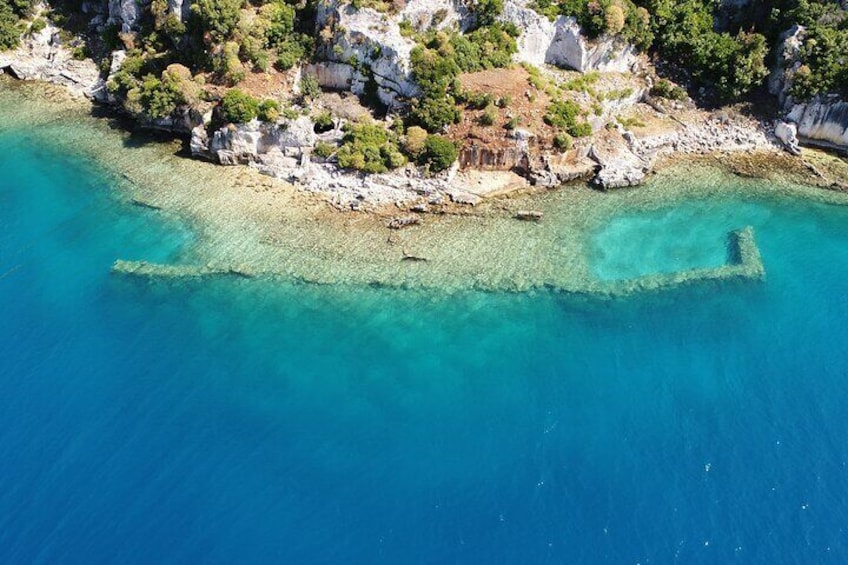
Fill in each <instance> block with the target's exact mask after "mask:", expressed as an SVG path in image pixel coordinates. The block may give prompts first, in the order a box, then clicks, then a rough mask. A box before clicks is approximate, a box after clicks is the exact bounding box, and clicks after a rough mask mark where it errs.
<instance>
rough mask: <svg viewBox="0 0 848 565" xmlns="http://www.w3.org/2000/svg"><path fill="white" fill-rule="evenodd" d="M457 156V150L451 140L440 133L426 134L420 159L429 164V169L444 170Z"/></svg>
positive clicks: (436, 171) (434, 170)
mask: <svg viewBox="0 0 848 565" xmlns="http://www.w3.org/2000/svg"><path fill="white" fill-rule="evenodd" d="M457 156H458V151H457V150H456V145H455V144H454V142H453V141H451V140H450V139H448V138H446V137H443V136H441V135H430V136H427V141H426V142H425V144H424V154H423V156H422V161H423V162H424V163H426V164H427V165H429V166H430V170H431V171H433V172H434V173H438V172H440V171H444V170H445V169H447V168H448V167H450V166H451V165H452V164H453V162H454V161H456V158H457Z"/></svg>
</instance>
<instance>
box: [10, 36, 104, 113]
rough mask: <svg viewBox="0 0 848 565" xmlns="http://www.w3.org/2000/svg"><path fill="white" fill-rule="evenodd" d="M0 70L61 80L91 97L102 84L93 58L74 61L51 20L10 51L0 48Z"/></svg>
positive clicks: (22, 76)
mask: <svg viewBox="0 0 848 565" xmlns="http://www.w3.org/2000/svg"><path fill="white" fill-rule="evenodd" d="M0 71H2V72H6V73H9V74H10V75H12V76H14V77H15V78H17V79H21V80H43V81H47V82H52V83H55V84H61V85H63V86H66V87H68V89H69V90H70V91H71V92H72V93H74V94H76V95H80V96H87V97H89V98H90V97H93V96H94V95H95V92H96V91H97V90H99V89H100V88H102V87H103V85H102V83H101V82H100V81H99V74H100V73H99V71H98V69H97V65H95V64H94V61H91V60H89V59H86V60H84V61H77V60H75V59H74V58H73V57H72V56H71V52H70V51H69V50H68V49H67V48H65V47H64V46H63V45H62V43H61V39H60V35H59V30H58V29H57V28H56V27H55V26H54V25H53V24H51V23H49V21H48V23H47V27H45V28H44V29H43V30H41V31H40V32H39V33H37V34H35V35H32V36H27V37H25V38H24V39H23V41H22V43H21V45H20V46H19V47H18V48H17V49H15V50H14V51H2V52H0Z"/></svg>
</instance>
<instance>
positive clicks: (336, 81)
mask: <svg viewBox="0 0 848 565" xmlns="http://www.w3.org/2000/svg"><path fill="white" fill-rule="evenodd" d="M114 4H115V5H114V6H113V3H110V4H109V14H108V21H115V22H119V23H120V24H121V26H122V28H124V29H126V30H131V29H133V26H134V25H135V23H134V22H135V20H134V19H133V14H132V13H130V12H132V10H129V8H127V6H125V5H124V4H125V3H114ZM321 6H322V10H321V11H319V13H318V15H317V20H318V25H321V23H322V22H323V21H325V20H326V21H334V22H336V23H337V24H338V22H341V24H343V25H336V27H335V28H334V29H337V30H340V31H337V37H335V38H334V40H333V44H334V45H335V46H336V47H337V48H335V49H333V50H332V53H328V54H327V58H328V60H327V61H326V62H323V63H319V64H313V65H310V66H308V68H306V67H304V68H298V69H296V70H295V76H294V79H293V82H294V84H295V85H297V84H298V83H299V81H300V79H301V76H302V75H303V73H304V72H308V73H313V75H314V76H317V78H318V81H319V83H320V84H321V85H322V86H324V87H325V88H328V89H334V90H343V91H349V92H351V93H352V94H354V95H356V94H361V93H362V90H363V88H364V83H365V78H366V76H365V74H363V72H364V71H362V69H368V74H369V76H370V77H372V78H373V79H374V80H376V84H377V91H376V92H377V95H378V97H379V98H380V100H381V101H382V102H383V103H384V104H386V105H387V106H388V107H389V108H390V109H391V108H392V107H394V106H398V105H400V104H401V102H400V100H401V98H403V97H409V96H414V95H415V94H416V88H417V86H416V85H415V83H414V81H413V80H412V78H411V75H410V70H409V56H410V55H409V51H410V49H409V42H408V41H406V40H405V38H403V37H401V36H400V35H398V34H397V33H396V28H397V24H398V22H400V21H401V18H411V19H412V20H413V21H419V20H421V21H423V20H424V19H427V18H426V17H425V16H428V15H429V17H432V14H433V13H434V12H433V9H432V6H428V5H425V4H423V3H421V2H418V1H412V2H409V3H407V4H406V5H405V8H404V10H403V11H402V13H401V14H399V15H396V16H394V17H393V18H392V19H390V21H389V22H388V24H386V21H385V17H384V16H382V15H380V14H377V13H376V12H374V11H373V10H369V9H367V8H366V9H361V10H352V9H351V8H350V6H347V5H342V4H340V3H338V2H335V1H331V2H327V3H325V4H321ZM113 8H114V11H115V13H114V14H113V13H112V12H113ZM443 8H444V9H443V10H442V12H444V15H443V17H442V20H441V21H440V22H437V23H435V24H434V23H433V22H432V21H429V20H428V22H424V23H426V24H427V25H428V26H432V25H435V26H436V27H439V26H446V25H459V26H460V27H463V26H467V25H468V21H469V20H468V18H469V15H468V14H466V13H464V12H462V10H457V9H456V6H455V5H454V4H451V3H446V4H445V6H444V7H443ZM39 9H44V7H43V6H42V7H41V8H39ZM174 9H176V8H174ZM500 17H501V19H502V20H504V21H507V22H510V23H514V24H517V25H520V26H521V29H522V30H523V33H522V35H521V36H520V38H519V41H518V52H517V53H516V55H515V61H516V62H528V63H533V64H539V65H555V66H556V67H570V68H573V69H577V70H578V71H581V72H599V71H602V72H604V73H621V74H622V75H624V76H626V77H632V79H626V80H630V82H629V83H628V84H630V85H631V86H629V87H628V91H630V92H631V94H629V95H627V96H625V97H622V98H616V99H609V100H604V101H602V103H601V105H600V108H599V111H598V112H597V117H596V118H593V126H594V127H593V129H594V130H595V131H594V133H593V135H592V136H591V137H589V138H586V139H582V140H578V142H577V143H575V144H574V147H573V148H571V149H569V150H567V151H565V152H550V151H546V150H544V149H543V148H539V147H535V146H534V141H535V140H534V137H535V134H534V133H533V132H532V131H529V130H526V129H522V128H516V129H515V130H514V131H512V132H511V134H510V136H509V138H510V140H511V141H510V142H509V143H510V145H509V146H507V147H501V148H500V149H497V150H494V151H493V150H484V151H482V152H478V153H473V152H474V151H477V149H475V147H473V146H472V147H471V148H469V149H468V150H467V151H470V152H472V153H469V154H468V155H467V156H465V155H464V156H463V157H464V158H463V157H461V159H460V161H458V162H456V163H454V165H453V166H452V167H450V168H448V169H447V170H446V171H443V172H441V173H438V174H426V173H425V172H423V171H422V170H421V169H420V168H418V167H415V166H414V165H407V166H405V167H400V168H398V169H395V170H392V171H390V172H386V173H380V174H366V173H361V172H351V171H348V170H344V169H342V168H340V167H339V166H338V165H337V164H335V163H333V162H331V161H329V160H327V159H326V158H322V157H320V156H319V155H318V154H317V153H316V151H315V148H316V146H317V144H319V143H338V142H339V141H340V140H341V139H342V137H343V135H344V132H343V129H342V128H343V126H344V124H345V123H347V122H348V121H349V120H346V119H345V118H344V117H341V118H339V117H337V118H336V119H335V120H334V122H333V124H332V126H331V127H330V128H327V129H326V131H322V132H321V133H316V127H315V123H314V121H313V119H312V118H311V117H310V116H307V115H300V116H297V117H294V118H286V119H282V118H281V119H280V120H279V121H278V122H277V123H261V122H259V121H258V120H253V121H251V122H248V123H241V124H228V125H224V126H221V127H219V128H218V129H214V130H212V129H210V127H209V123H210V119H211V110H210V111H207V112H205V113H201V112H200V111H198V110H195V109H188V108H186V109H185V110H183V111H181V112H180V113H176V114H174V115H172V116H169V117H166V118H159V119H152V118H149V117H147V116H145V115H143V114H142V115H139V114H135V115H133V118H134V119H136V121H137V123H138V124H139V125H140V126H141V127H147V128H153V129H160V130H165V131H169V132H172V133H174V134H176V135H180V136H183V137H185V138H188V139H190V142H189V148H190V152H191V155H192V156H193V157H195V158H200V159H205V160H208V161H211V162H214V163H217V164H220V165H225V166H232V165H243V166H249V167H251V168H253V169H255V170H257V171H259V172H261V173H262V174H265V175H268V176H271V177H274V178H277V179H282V180H285V181H287V182H290V183H292V184H294V185H295V186H297V187H298V188H299V189H301V190H304V191H307V192H312V193H317V194H320V195H323V196H324V197H326V199H327V201H328V202H330V203H331V204H332V205H333V206H334V207H336V208H338V209H340V210H371V209H378V208H381V207H385V206H389V205H396V206H399V207H402V208H404V209H419V210H423V209H427V207H428V206H429V207H439V208H440V207H442V206H445V205H456V206H468V207H471V206H474V205H477V204H479V202H480V201H481V200H482V199H484V198H487V197H490V196H491V195H492V194H493V193H497V194H503V193H504V192H505V191H506V192H508V191H509V190H515V189H521V188H525V187H528V186H538V187H558V186H560V185H562V184H564V183H567V182H571V181H575V180H580V181H588V182H590V183H591V184H592V185H594V186H596V187H598V188H600V189H614V188H619V187H627V186H636V185H639V184H641V183H642V182H644V180H645V178H646V177H647V176H648V175H649V174H651V172H653V171H655V170H656V168H657V166H660V165H661V164H662V163H664V162H667V161H668V157H669V156H683V155H710V154H719V153H733V152H742V153H749V152H766V153H769V152H771V153H778V152H780V151H783V150H785V151H788V152H789V153H791V154H793V155H798V154H800V145H802V144H804V145H815V146H823V147H826V148H830V149H834V148H835V149H841V150H845V148H846V147H848V103H845V102H841V101H838V100H822V99H816V100H814V101H811V102H809V103H794V102H793V101H792V99H791V97H789V96H786V94H785V93H786V91H787V89H788V86H787V83H788V81H789V80H790V78H791V73H790V72H788V71H786V69H791V67H792V63H791V60H792V56H793V52H792V46H793V45H795V44H797V42H798V36H799V34H802V33H803V30H795V32H794V33H791V34H788V35H787V36H786V38H785V40H784V41H785V44H786V48H785V49H784V55H785V57H784V60H783V61H781V62H780V69H783V71H780V72H778V71H777V70H776V71H775V74H774V76H773V77H772V79H771V82H770V86H771V88H772V90H773V91H774V92H776V93H777V94H778V95H779V96H780V97H781V98H782V99H783V100H784V109H785V120H779V121H777V122H775V123H772V122H771V121H761V120H758V119H755V118H751V117H748V116H745V115H743V114H741V113H739V112H735V111H729V110H719V111H707V110H702V109H699V108H697V107H696V106H694V105H693V104H692V102H691V101H687V102H672V101H669V100H662V99H657V98H655V97H653V96H651V94H650V90H651V88H650V87H651V84H652V81H653V78H652V75H651V73H650V72H649V71H650V65H649V63H648V62H647V61H645V60H644V59H643V58H640V57H639V56H638V55H637V54H636V52H635V50H634V49H633V48H632V46H630V45H628V44H623V43H622V42H621V41H619V40H614V39H612V38H604V37H602V38H601V39H599V40H597V41H594V42H589V41H588V40H587V39H586V38H585V37H583V35H582V34H581V30H580V28H579V26H577V25H576V23H575V21H574V20H573V18H565V17H560V18H558V19H557V20H556V21H550V20H548V19H547V18H545V17H543V16H540V15H539V14H537V13H536V12H534V11H533V10H531V9H530V8H529V7H528V5H527V3H526V2H524V1H523V0H509V1H507V2H506V3H505V5H504V9H503V13H502V14H501V16H500ZM377 20H379V21H380V22H382V24H381V26H380V27H379V30H381V31H374V30H376V29H377V27H376V23H375V22H377ZM422 25H423V24H422ZM368 30H371V32H370V33H369V32H368ZM124 57H125V53H124V52H123V51H121V50H118V51H115V52H114V53H113V55H112V65H111V68H110V69H109V70H108V71H103V72H101V70H100V69H98V67H97V65H96V64H95V63H94V62H93V61H91V60H89V59H82V60H79V59H78V58H77V57H74V55H73V54H72V52H71V50H70V49H69V48H68V46H67V45H65V44H64V42H63V40H62V36H61V33H60V30H59V29H57V28H56V27H55V26H54V25H52V24H50V23H48V24H47V25H46V26H45V28H44V29H42V30H41V31H39V32H38V33H34V34H30V35H28V36H27V37H25V38H24V41H23V43H22V45H21V46H20V47H18V48H17V49H16V50H13V51H10V52H0V71H2V72H5V73H6V74H8V75H10V76H12V77H14V78H17V79H21V80H41V81H47V82H51V83H55V84H59V85H62V86H65V87H67V88H68V89H69V90H70V91H71V92H72V93H73V94H74V95H77V96H85V97H86V98H88V99H90V100H91V101H92V103H94V104H103V105H108V106H111V107H115V108H118V107H119V103H118V100H116V99H115V96H114V95H113V94H112V93H110V92H109V89H108V88H107V83H108V81H109V80H110V77H113V76H114V75H115V73H116V72H117V71H118V70H119V69H120V67H121V64H122V61H123V59H124ZM356 58H359V60H360V61H361V62H362V67H360V68H353V67H352V66H351V65H350V64H349V63H346V62H345V61H350V60H352V59H356ZM544 72H545V73H546V74H547V75H548V76H549V78H550V79H551V80H556V79H557V72H558V71H557V70H556V69H555V68H546V70H545V71H544ZM620 115H628V116H630V118H628V119H629V120H630V121H627V120H623V119H620V118H619V119H617V120H616V119H612V118H613V117H617V116H620ZM645 122H648V123H647V125H646V124H645ZM634 123H635V124H637V125H636V126H634V125H633V124H634ZM463 165H464V166H463ZM489 173H492V174H493V178H494V176H497V175H503V174H512V175H514V178H513V179H512V182H510V183H507V184H508V185H509V186H510V187H511V188H510V189H503V190H491V189H490V188H488V187H486V184H487V183H486V181H485V180H482V181H481V178H483V179H485V177H486V175H487V174H489ZM469 177H472V178H473V179H474V182H471V181H470V180H469Z"/></svg>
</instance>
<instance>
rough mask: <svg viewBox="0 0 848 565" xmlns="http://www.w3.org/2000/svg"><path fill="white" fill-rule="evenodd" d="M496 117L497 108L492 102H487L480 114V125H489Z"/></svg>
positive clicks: (492, 123)
mask: <svg viewBox="0 0 848 565" xmlns="http://www.w3.org/2000/svg"><path fill="white" fill-rule="evenodd" d="M497 119H498V109H497V108H496V107H495V105H494V104H489V105H488V106H486V109H485V110H483V113H482V114H481V115H480V125H482V126H491V125H494V123H495V121H496V120H497Z"/></svg>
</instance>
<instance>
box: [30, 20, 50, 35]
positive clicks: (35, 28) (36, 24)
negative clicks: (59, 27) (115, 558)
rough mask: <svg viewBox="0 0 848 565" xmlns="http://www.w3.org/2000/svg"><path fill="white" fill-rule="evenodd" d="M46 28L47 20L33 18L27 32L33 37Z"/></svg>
mask: <svg viewBox="0 0 848 565" xmlns="http://www.w3.org/2000/svg"><path fill="white" fill-rule="evenodd" d="M46 27H47V20H45V19H44V18H35V19H34V20H32V23H31V24H30V26H29V32H30V33H31V34H33V35H35V34H36V33H40V32H42V31H44V28H46Z"/></svg>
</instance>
